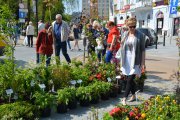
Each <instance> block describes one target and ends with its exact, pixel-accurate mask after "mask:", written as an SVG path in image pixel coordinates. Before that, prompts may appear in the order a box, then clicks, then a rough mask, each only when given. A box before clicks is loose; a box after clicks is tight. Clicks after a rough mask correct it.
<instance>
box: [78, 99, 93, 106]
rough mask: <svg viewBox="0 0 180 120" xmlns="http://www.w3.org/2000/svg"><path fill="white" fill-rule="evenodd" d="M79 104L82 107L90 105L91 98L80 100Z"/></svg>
mask: <svg viewBox="0 0 180 120" xmlns="http://www.w3.org/2000/svg"><path fill="white" fill-rule="evenodd" d="M79 104H80V106H82V107H88V106H89V105H90V101H89V100H79Z"/></svg>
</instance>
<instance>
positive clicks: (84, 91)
mask: <svg viewBox="0 0 180 120" xmlns="http://www.w3.org/2000/svg"><path fill="white" fill-rule="evenodd" d="M76 96H77V98H78V99H79V100H88V101H90V100H91V88H90V87H89V86H86V87H79V88H78V89H77V91H76Z"/></svg>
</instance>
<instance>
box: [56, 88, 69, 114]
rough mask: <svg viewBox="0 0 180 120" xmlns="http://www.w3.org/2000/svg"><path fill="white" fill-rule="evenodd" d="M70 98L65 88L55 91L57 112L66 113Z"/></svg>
mask: <svg viewBox="0 0 180 120" xmlns="http://www.w3.org/2000/svg"><path fill="white" fill-rule="evenodd" d="M70 97H71V93H70V92H69V91H68V89H67V88H64V89H60V90H58V91H57V112H58V113H66V112H67V109H68V103H69V100H70Z"/></svg>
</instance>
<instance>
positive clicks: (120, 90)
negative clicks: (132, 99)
mask: <svg viewBox="0 0 180 120" xmlns="http://www.w3.org/2000/svg"><path fill="white" fill-rule="evenodd" d="M121 93H122V87H121V85H118V94H121Z"/></svg>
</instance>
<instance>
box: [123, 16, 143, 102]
mask: <svg viewBox="0 0 180 120" xmlns="http://www.w3.org/2000/svg"><path fill="white" fill-rule="evenodd" d="M127 27H128V31H127V32H126V33H125V36H124V38H123V39H122V41H121V48H120V49H121V71H122V74H123V75H125V76H126V80H127V84H126V89H125V93H124V97H123V99H122V101H121V102H122V104H123V105H126V99H127V97H128V95H129V93H130V92H131V94H132V96H131V98H130V99H129V100H128V101H129V102H132V101H134V100H135V91H136V83H135V81H134V79H135V77H140V75H141V71H142V70H144V66H145V36H144V34H142V33H141V32H139V31H137V30H136V18H129V19H128V21H127Z"/></svg>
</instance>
